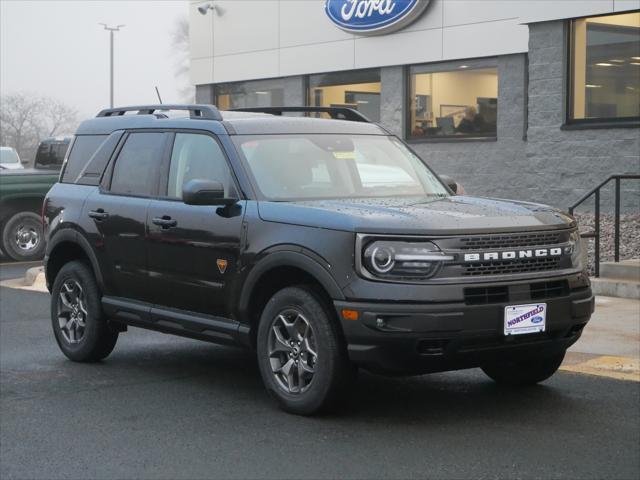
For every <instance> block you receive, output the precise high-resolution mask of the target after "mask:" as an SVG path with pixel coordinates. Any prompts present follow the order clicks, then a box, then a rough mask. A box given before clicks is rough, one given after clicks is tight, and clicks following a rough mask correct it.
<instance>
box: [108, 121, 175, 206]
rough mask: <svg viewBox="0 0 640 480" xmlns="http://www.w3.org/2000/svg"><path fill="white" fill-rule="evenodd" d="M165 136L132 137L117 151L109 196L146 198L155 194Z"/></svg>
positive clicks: (145, 135)
mask: <svg viewBox="0 0 640 480" xmlns="http://www.w3.org/2000/svg"><path fill="white" fill-rule="evenodd" d="M165 138H166V134H164V133H146V132H145V133H132V134H130V135H129V136H128V137H127V140H126V142H125V144H124V146H123V147H122V150H120V155H118V158H117V159H116V164H115V167H114V169H113V176H112V177H111V188H110V190H111V192H112V193H120V194H123V195H135V196H150V195H151V194H153V192H154V190H155V185H156V182H155V181H154V179H155V178H157V174H158V171H159V168H160V164H161V162H162V153H163V151H164V143H165Z"/></svg>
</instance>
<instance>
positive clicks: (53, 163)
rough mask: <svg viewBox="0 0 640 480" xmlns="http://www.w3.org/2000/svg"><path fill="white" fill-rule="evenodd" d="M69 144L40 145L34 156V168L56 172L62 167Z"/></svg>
mask: <svg viewBox="0 0 640 480" xmlns="http://www.w3.org/2000/svg"><path fill="white" fill-rule="evenodd" d="M68 147H69V142H56V143H42V144H40V147H39V148H38V153H37V154H36V162H35V167H36V168H41V169H52V170H58V169H59V168H60V167H61V166H62V162H63V161H64V156H65V154H66V153H67V148H68Z"/></svg>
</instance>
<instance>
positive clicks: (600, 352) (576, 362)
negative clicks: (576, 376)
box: [562, 296, 640, 381]
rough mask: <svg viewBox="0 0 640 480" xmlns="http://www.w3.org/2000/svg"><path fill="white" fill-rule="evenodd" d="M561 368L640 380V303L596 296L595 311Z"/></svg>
mask: <svg viewBox="0 0 640 480" xmlns="http://www.w3.org/2000/svg"><path fill="white" fill-rule="evenodd" d="M562 369H563V370H565V371H570V372H577V373H586V374H590V375H602V376H607V377H612V378H618V379H620V380H635V381H640V301H638V300H630V299H626V298H615V297H601V296H598V297H596V311H595V313H594V314H593V316H592V317H591V321H590V322H589V324H588V325H587V326H586V327H585V329H584V332H583V334H582V338H581V339H580V340H579V341H578V343H576V344H575V345H573V346H572V347H571V348H570V349H569V352H568V353H567V356H566V358H565V362H564V364H563V366H562Z"/></svg>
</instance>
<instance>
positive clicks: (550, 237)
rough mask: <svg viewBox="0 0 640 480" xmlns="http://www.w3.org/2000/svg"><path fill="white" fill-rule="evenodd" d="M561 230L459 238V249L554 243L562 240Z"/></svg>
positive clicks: (531, 245)
mask: <svg viewBox="0 0 640 480" xmlns="http://www.w3.org/2000/svg"><path fill="white" fill-rule="evenodd" d="M563 235H564V236H566V234H563V233H562V232H539V233H523V234H509V235H487V236H482V237H462V238H460V249H461V250H487V249H499V248H513V247H535V246H537V245H555V244H557V243H561V242H563V241H564V238H563Z"/></svg>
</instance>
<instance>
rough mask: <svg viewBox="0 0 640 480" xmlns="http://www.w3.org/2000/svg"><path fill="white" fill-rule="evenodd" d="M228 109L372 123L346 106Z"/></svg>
mask: <svg viewBox="0 0 640 480" xmlns="http://www.w3.org/2000/svg"><path fill="white" fill-rule="evenodd" d="M230 111H232V112H256V113H268V114H271V115H282V114H283V113H284V112H303V113H328V114H329V116H330V117H331V118H333V119H336V120H349V121H352V122H364V123H372V122H371V120H369V119H368V118H367V117H365V116H364V115H363V114H361V113H360V112H358V111H357V110H354V109H353V108H348V107H247V108H232V109H230Z"/></svg>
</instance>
